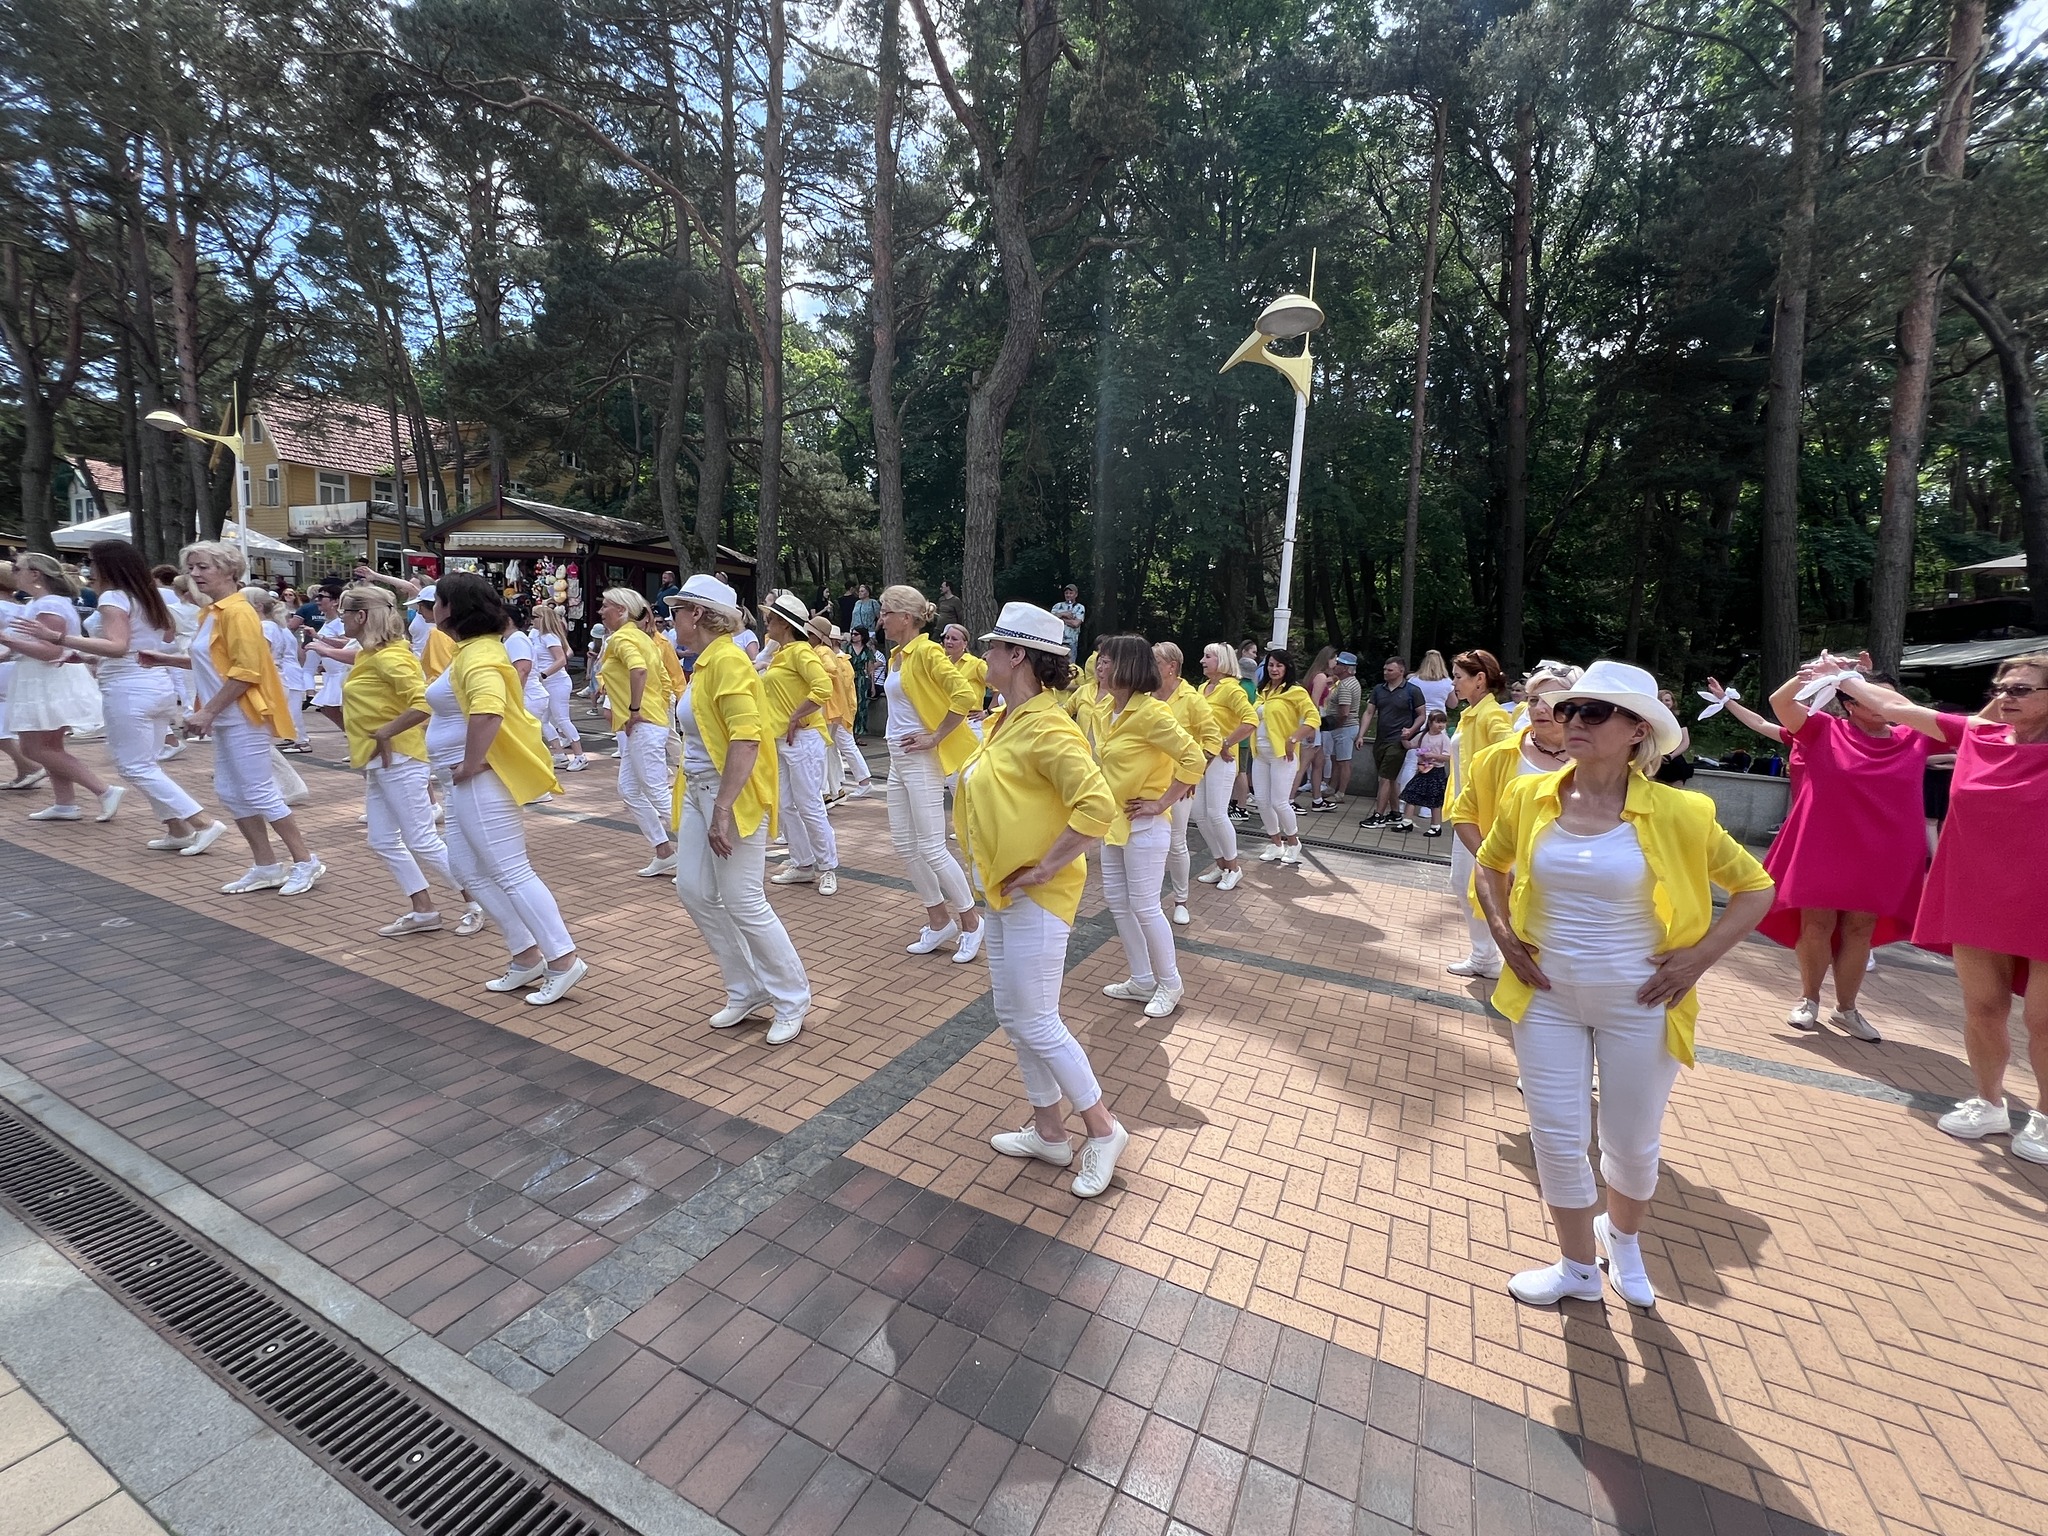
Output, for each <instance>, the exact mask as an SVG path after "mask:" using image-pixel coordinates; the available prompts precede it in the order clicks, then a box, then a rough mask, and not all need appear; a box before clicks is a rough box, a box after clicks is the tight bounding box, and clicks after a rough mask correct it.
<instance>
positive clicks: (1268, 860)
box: [1259, 843, 1286, 864]
mask: <svg viewBox="0 0 2048 1536" xmlns="http://www.w3.org/2000/svg"><path fill="white" fill-rule="evenodd" d="M1285 851H1286V850H1285V849H1283V848H1282V847H1281V846H1280V844H1278V843H1268V844H1266V851H1265V852H1264V853H1262V854H1260V855H1259V862H1260V863H1261V864H1273V863H1277V862H1278V861H1279V859H1280V857H1281V855H1282V854H1283V853H1284V852H1285Z"/></svg>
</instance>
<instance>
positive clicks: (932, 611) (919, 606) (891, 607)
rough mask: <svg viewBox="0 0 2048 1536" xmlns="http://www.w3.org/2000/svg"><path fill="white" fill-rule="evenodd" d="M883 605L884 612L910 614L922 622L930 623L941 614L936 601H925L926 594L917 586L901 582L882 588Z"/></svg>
mask: <svg viewBox="0 0 2048 1536" xmlns="http://www.w3.org/2000/svg"><path fill="white" fill-rule="evenodd" d="M881 606H882V612H884V613H904V614H908V615H909V616H910V617H911V618H913V619H915V620H917V622H918V623H920V624H929V623H931V621H932V620H933V619H936V618H937V617H938V616H939V609H938V605H937V604H936V603H930V602H927V601H925V595H924V594H923V593H922V592H920V591H918V590H917V588H915V587H910V586H905V585H904V584H903V583H901V582H898V583H897V584H896V585H895V586H893V587H884V588H882V599H881Z"/></svg>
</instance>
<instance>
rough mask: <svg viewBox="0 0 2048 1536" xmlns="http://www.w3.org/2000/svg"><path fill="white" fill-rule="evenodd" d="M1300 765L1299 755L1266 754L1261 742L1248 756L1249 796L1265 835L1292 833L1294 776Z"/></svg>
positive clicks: (1279, 835) (1287, 834) (1293, 829)
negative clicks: (1256, 749) (1254, 801)
mask: <svg viewBox="0 0 2048 1536" xmlns="http://www.w3.org/2000/svg"><path fill="white" fill-rule="evenodd" d="M1300 767H1301V759H1300V758H1299V757H1271V756H1268V755H1267V753H1266V751H1265V747H1264V743H1263V741H1262V742H1261V745H1260V749H1259V751H1258V752H1257V753H1256V754H1254V755H1253V757H1252V795H1253V796H1254V798H1256V799H1257V800H1258V802H1259V824H1260V825H1261V826H1263V827H1264V828H1265V829H1266V836H1268V837H1293V836H1294V835H1295V825H1296V824H1295V820H1294V775H1295V773H1296V771H1297V770H1298V769H1299V768H1300Z"/></svg>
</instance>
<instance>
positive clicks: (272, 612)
mask: <svg viewBox="0 0 2048 1536" xmlns="http://www.w3.org/2000/svg"><path fill="white" fill-rule="evenodd" d="M242 596H243V597H244V598H245V599H247V600H248V604H249V606H250V607H251V608H254V609H255V610H256V617H258V618H259V619H269V618H275V617H276V615H277V610H278V609H280V608H282V607H283V606H284V604H282V603H280V602H279V601H278V600H277V594H276V593H275V592H272V591H271V590H270V589H269V588H268V587H244V588H242Z"/></svg>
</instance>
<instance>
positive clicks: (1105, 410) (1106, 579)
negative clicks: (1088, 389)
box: [1088, 254, 1123, 635]
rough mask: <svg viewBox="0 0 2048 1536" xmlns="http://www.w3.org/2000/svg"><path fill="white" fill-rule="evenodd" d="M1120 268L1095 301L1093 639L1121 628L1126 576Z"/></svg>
mask: <svg viewBox="0 0 2048 1536" xmlns="http://www.w3.org/2000/svg"><path fill="white" fill-rule="evenodd" d="M1115 349H1116V264H1115V263H1114V262H1112V261H1111V260H1110V259H1109V257H1108V256H1107V255H1106V254H1105V255H1104V257H1103V259H1102V272H1101V284H1100V290H1099V291H1098V292H1097V294H1096V296H1095V451H1094V453H1093V455H1092V456H1091V458H1090V461H1089V475H1088V505H1089V526H1090V530H1091V532H1092V533H1093V534H1094V538H1093V540H1092V541H1091V542H1092V544H1093V550H1094V561H1093V566H1094V571H1093V576H1092V579H1091V580H1090V582H1089V589H1090V590H1089V592H1088V616H1089V618H1090V619H1092V620H1093V621H1094V625H1095V633H1096V634H1098V635H1113V634H1116V633H1117V632H1118V631H1119V630H1120V629H1121V628H1122V623H1121V620H1120V616H1119V615H1118V613H1117V587H1118V585H1119V576H1120V573H1121V571H1122V560H1121V558H1120V556H1121V552H1122V545H1123V540H1122V539H1121V538H1120V537H1119V535H1120V534H1121V532H1122V529H1121V528H1120V526H1119V525H1118V523H1117V516H1116V486H1115V484H1114V478H1115V477H1114V475H1113V474H1112V466H1113V464H1114V462H1115V455H1114V453H1113V452H1112V450H1113V448H1114V446H1115V427H1114V422H1115V419H1116V385H1115V383H1114V379H1113V375H1114V373H1115Z"/></svg>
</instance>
